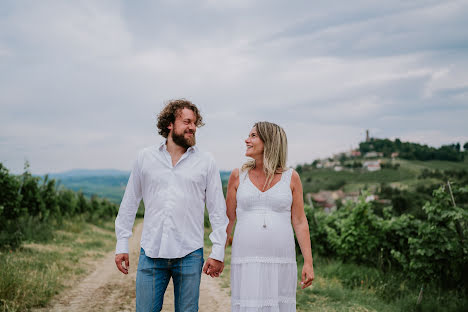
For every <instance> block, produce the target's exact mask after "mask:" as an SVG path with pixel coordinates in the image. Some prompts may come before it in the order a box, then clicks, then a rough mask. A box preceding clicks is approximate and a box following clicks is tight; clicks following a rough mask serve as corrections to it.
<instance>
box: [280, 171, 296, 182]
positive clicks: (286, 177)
mask: <svg viewBox="0 0 468 312" xmlns="http://www.w3.org/2000/svg"><path fill="white" fill-rule="evenodd" d="M292 173H293V169H292V168H289V169H288V170H286V171H283V174H282V176H281V179H282V180H283V181H284V182H286V183H287V184H288V185H290V184H291V177H292Z"/></svg>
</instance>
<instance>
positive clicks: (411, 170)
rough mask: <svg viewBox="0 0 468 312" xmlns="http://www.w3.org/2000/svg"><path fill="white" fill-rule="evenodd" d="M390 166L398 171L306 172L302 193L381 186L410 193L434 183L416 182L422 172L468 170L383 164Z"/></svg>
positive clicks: (455, 165) (447, 164)
mask: <svg viewBox="0 0 468 312" xmlns="http://www.w3.org/2000/svg"><path fill="white" fill-rule="evenodd" d="M384 161H385V162H388V163H391V164H392V165H395V164H399V165H400V167H399V168H398V169H389V168H383V169H382V170H380V171H374V172H368V171H364V170H362V169H360V168H359V169H354V170H350V169H344V170H343V171H338V172H337V171H334V170H333V169H315V168H313V169H308V170H303V171H302V172H301V173H300V176H301V180H302V184H303V187H304V193H308V192H312V193H315V192H318V191H320V190H336V189H339V188H342V189H343V190H344V191H345V192H353V191H359V190H362V189H374V188H377V187H379V186H380V185H381V184H382V183H386V184H390V185H392V186H393V187H398V188H401V189H413V188H415V187H416V186H417V185H420V184H422V183H434V182H438V181H437V180H431V179H427V180H424V181H422V180H419V179H418V176H419V174H420V173H421V171H422V170H424V169H429V170H436V169H438V170H468V161H465V162H451V161H424V162H423V161H409V160H404V159H397V160H394V161H393V162H392V161H391V160H388V159H387V160H384Z"/></svg>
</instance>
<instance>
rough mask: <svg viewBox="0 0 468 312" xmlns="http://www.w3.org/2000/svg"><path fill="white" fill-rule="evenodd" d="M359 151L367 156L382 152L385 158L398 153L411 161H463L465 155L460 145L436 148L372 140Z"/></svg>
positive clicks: (364, 143) (398, 141)
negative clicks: (371, 152) (371, 153)
mask: <svg viewBox="0 0 468 312" xmlns="http://www.w3.org/2000/svg"><path fill="white" fill-rule="evenodd" d="M359 151H360V152H361V153H362V154H365V153H367V152H370V151H375V152H381V153H383V155H384V156H385V157H390V156H391V154H392V153H393V152H398V153H399V155H398V157H400V158H404V159H409V160H423V161H427V160H436V159H437V160H449V161H463V160H464V156H465V155H464V153H463V152H461V150H460V143H456V144H449V145H443V146H441V147H440V148H434V147H430V146H427V145H421V144H417V143H411V142H401V141H400V140H399V139H395V141H392V140H389V139H375V138H371V139H370V140H369V141H368V142H361V143H359Z"/></svg>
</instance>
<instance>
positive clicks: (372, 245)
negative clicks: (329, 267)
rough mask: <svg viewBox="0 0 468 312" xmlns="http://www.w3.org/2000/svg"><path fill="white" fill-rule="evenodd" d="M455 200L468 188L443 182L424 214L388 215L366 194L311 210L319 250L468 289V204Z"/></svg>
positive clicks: (313, 235)
mask: <svg viewBox="0 0 468 312" xmlns="http://www.w3.org/2000/svg"><path fill="white" fill-rule="evenodd" d="M450 191H453V195H454V200H455V202H456V200H457V199H460V198H461V199H464V198H466V197H465V196H466V194H467V192H468V187H460V186H457V185H452V186H451V189H450V190H449V189H448V188H447V187H445V188H443V187H440V188H438V189H436V190H435V191H434V193H433V197H432V198H431V199H430V201H427V202H426V203H425V204H424V206H423V208H422V212H423V214H424V216H423V217H422V218H419V219H418V218H415V217H414V216H412V215H410V214H405V213H403V214H398V215H395V214H394V213H393V211H392V209H391V208H390V207H389V208H386V209H384V210H383V214H382V216H380V215H377V214H376V213H374V211H373V207H372V204H371V203H367V202H366V201H365V200H364V198H365V196H362V197H361V199H360V200H359V201H358V202H356V203H353V202H348V203H347V204H346V205H345V206H344V207H342V208H341V209H339V210H337V211H336V212H334V213H331V214H325V213H324V212H321V211H313V210H311V209H310V208H307V209H306V216H307V218H308V221H309V227H310V237H311V242H312V246H313V249H314V252H316V253H319V254H321V255H325V256H327V257H333V258H336V259H339V260H341V261H343V262H346V263H356V264H365V265H368V266H371V267H375V268H378V269H381V270H383V271H391V270H394V269H398V270H400V271H403V272H404V273H405V274H406V276H408V278H409V279H411V280H413V281H418V282H420V283H428V284H434V283H435V284H438V285H440V286H443V287H446V288H449V289H464V290H468V285H467V284H466V281H464V280H463V276H467V273H468V270H467V264H468V248H467V243H466V232H467V226H468V224H467V220H468V209H467V208H466V206H465V204H466V203H463V202H461V203H460V204H459V205H456V204H454V200H452V197H451V194H450Z"/></svg>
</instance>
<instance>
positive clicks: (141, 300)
mask: <svg viewBox="0 0 468 312" xmlns="http://www.w3.org/2000/svg"><path fill="white" fill-rule="evenodd" d="M203 262H204V261H203V248H200V249H197V250H195V251H194V252H192V253H190V254H188V255H186V256H185V257H183V258H176V259H164V258H150V257H147V256H146V255H145V251H144V250H143V248H142V249H141V251H140V259H139V261H138V272H137V278H136V310H137V312H149V311H154V312H156V311H161V309H162V306H163V299H164V293H165V292H166V288H167V285H168V284H169V280H170V279H171V277H172V282H173V283H174V306H175V312H192V311H193V312H196V311H198V297H199V295H200V279H201V271H202V267H203Z"/></svg>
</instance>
